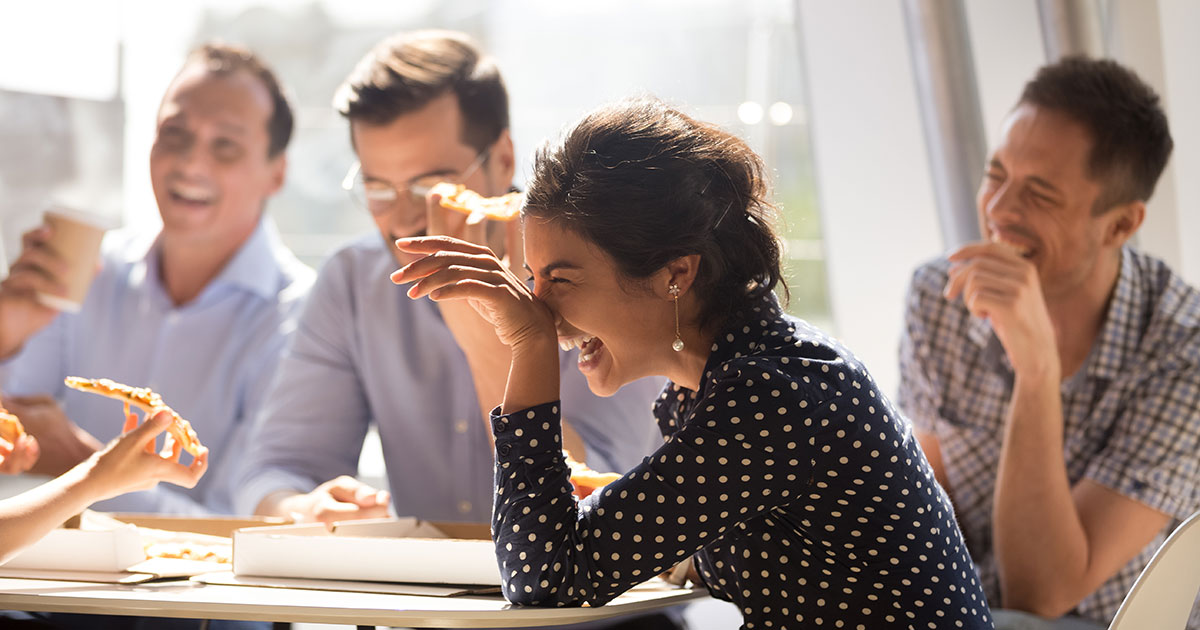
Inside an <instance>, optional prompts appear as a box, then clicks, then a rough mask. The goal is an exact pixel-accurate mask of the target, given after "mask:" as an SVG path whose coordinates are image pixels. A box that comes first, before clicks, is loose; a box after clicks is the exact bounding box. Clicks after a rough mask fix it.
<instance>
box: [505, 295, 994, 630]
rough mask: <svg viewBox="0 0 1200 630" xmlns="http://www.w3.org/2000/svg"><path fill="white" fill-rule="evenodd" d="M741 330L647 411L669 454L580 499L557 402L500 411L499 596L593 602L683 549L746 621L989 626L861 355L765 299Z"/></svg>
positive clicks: (930, 484)
mask: <svg viewBox="0 0 1200 630" xmlns="http://www.w3.org/2000/svg"><path fill="white" fill-rule="evenodd" d="M735 321H736V322H737V323H736V324H735V325H734V326H732V327H731V328H730V330H729V331H728V332H727V333H724V334H722V335H721V336H720V337H719V338H718V339H717V340H716V342H715V343H714V344H713V347H712V353H711V354H710V356H709V359H708V362H707V365H706V366H705V368H704V377H703V379H702V382H701V389H700V391H698V392H697V391H691V390H688V389H684V388H682V387H680V386H678V385H675V384H673V383H668V384H667V387H666V388H665V390H664V391H663V394H662V396H661V397H660V398H659V400H658V401H657V402H656V403H655V407H654V413H655V417H656V419H657V420H658V423H659V426H660V428H661V429H662V432H663V435H664V437H665V441H664V443H663V445H662V447H661V448H659V449H658V450H657V451H655V452H654V453H653V454H652V455H650V456H649V457H647V458H645V459H644V460H643V461H642V463H641V464H640V465H639V466H637V467H636V468H634V469H633V470H631V471H629V472H628V473H626V474H625V475H624V476H623V478H621V479H620V480H618V481H616V482H613V483H612V484H609V485H608V486H606V487H605V488H604V489H603V490H601V491H599V492H596V493H594V494H592V495H591V496H590V497H588V498H587V499H586V500H584V501H580V502H576V501H575V499H574V498H573V497H572V495H571V484H570V482H569V481H568V477H569V472H568V469H567V466H566V464H565V463H564V460H563V456H562V451H561V448H560V439H559V434H560V416H559V412H560V410H559V408H558V404H557V403H548V404H544V405H539V406H537V407H533V408H531V409H525V410H521V411H517V412H515V413H511V414H507V415H499V414H498V413H496V412H494V413H493V416H492V426H493V430H494V432H495V436H496V457H497V460H496V462H497V463H496V494H497V496H496V500H495V509H494V515H493V520H492V533H493V538H494V540H495V541H496V553H497V558H498V560H499V563H500V571H501V574H502V577H503V579H504V582H505V585H504V590H505V595H506V596H507V597H508V599H509V600H510V601H513V602H515V603H520V604H530V605H538V606H578V605H582V604H584V603H588V604H589V605H593V606H595V605H600V604H603V603H605V602H608V601H609V600H611V599H612V598H614V597H616V596H617V595H619V594H621V593H623V592H624V591H626V590H627V589H629V588H631V587H633V586H634V585H636V584H638V583H641V582H644V581H646V580H648V579H650V578H652V577H654V576H656V575H658V574H660V573H662V572H664V571H667V570H669V569H671V567H673V566H674V565H675V564H677V563H679V562H680V561H682V560H685V559H686V558H687V557H688V556H692V555H693V554H694V555H695V562H696V567H697V569H698V571H699V574H700V576H701V578H702V580H703V582H704V584H705V586H706V587H707V588H708V590H709V591H710V592H711V593H712V594H713V595H714V596H715V597H718V598H721V599H726V600H729V601H731V602H733V603H735V604H736V605H737V606H738V607H739V608H740V609H741V611H742V614H743V616H744V618H745V625H744V626H743V627H744V628H795V627H801V626H802V627H814V628H816V627H824V628H885V627H886V628H917V629H925V628H934V629H936V628H991V627H992V622H991V615H990V612H989V610H988V606H987V602H986V601H985V599H984V596H983V592H982V591H981V590H980V586H979V579H978V577H977V576H976V573H975V568H974V566H973V565H972V564H971V559H970V557H969V556H968V554H967V551H966V547H965V545H964V544H963V541H962V535H961V534H960V532H959V530H958V526H957V525H956V523H955V521H954V516H953V514H952V513H951V509H950V503H949V501H948V500H947V498H946V495H945V493H944V492H942V489H941V487H940V486H938V485H937V483H936V482H935V481H934V479H933V472H932V470H931V469H930V467H929V464H928V463H926V461H925V458H924V456H923V455H922V454H921V451H920V449H919V447H918V446H917V441H916V439H915V438H914V437H913V436H912V433H911V430H910V427H909V424H908V422H907V421H906V420H904V419H903V418H901V417H899V416H898V415H897V413H896V411H895V410H894V409H893V408H892V405H891V403H890V402H888V401H887V399H886V398H885V397H884V396H883V395H882V394H881V393H879V392H878V390H877V389H876V387H875V384H874V383H873V382H872V380H871V378H870V376H869V375H868V374H867V372H866V370H865V369H864V368H863V366H862V365H861V364H860V363H859V362H858V360H857V359H855V358H854V356H853V355H851V354H850V353H849V352H848V351H847V350H845V349H844V348H842V347H841V346H840V345H839V344H838V343H837V342H836V341H833V340H832V339H830V338H829V337H827V336H825V335H824V334H823V333H821V332H820V331H818V330H816V329H814V328H812V327H811V326H809V325H808V324H806V323H804V322H802V321H799V320H795V319H792V318H789V317H788V316H786V315H784V314H783V313H782V312H781V311H780V310H779V307H778V304H777V303H776V301H775V299H774V297H773V296H768V297H766V298H764V299H762V301H761V302H758V303H757V305H756V306H754V307H753V308H752V309H750V310H749V311H748V312H746V313H744V314H739V316H738V317H737V318H735ZM568 411H569V410H568ZM568 415H569V414H568Z"/></svg>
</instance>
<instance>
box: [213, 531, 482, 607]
mask: <svg viewBox="0 0 1200 630" xmlns="http://www.w3.org/2000/svg"><path fill="white" fill-rule="evenodd" d="M233 575H234V576H235V577H236V578H239V579H243V580H245V581H246V582H257V585H261V586H270V585H272V584H271V583H270V580H266V581H264V580H261V579H255V580H251V579H249V578H288V579H291V578H305V579H309V580H342V581H356V582H390V583H411V584H423V585H434V584H436V585H466V586H463V587H462V588H451V589H449V591H450V592H447V593H444V594H460V593H465V592H481V589H480V588H478V587H488V589H489V590H494V589H495V588H496V587H499V586H500V570H499V568H498V567H497V565H496V550H495V546H494V545H493V544H492V541H491V538H490V532H489V531H488V527H487V526H486V525H480V524H464V523H433V522H429V521H423V520H420V519H416V518H411V517H408V518H398V519H371V520H362V521H346V522H340V523H335V524H333V526H332V527H326V526H325V525H323V524H320V523H316V524H303V525H284V526H279V527H256V528H252V529H242V530H238V531H237V532H235V533H234V535H233ZM281 584H282V582H281ZM378 588H380V587H378V586H372V587H363V588H361V589H355V588H349V587H345V590H377V589H378ZM402 590H403V591H404V592H408V590H405V589H402ZM418 590H422V589H418ZM421 594H435V593H425V592H422V593H421Z"/></svg>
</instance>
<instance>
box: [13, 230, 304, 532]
mask: <svg viewBox="0 0 1200 630" xmlns="http://www.w3.org/2000/svg"><path fill="white" fill-rule="evenodd" d="M159 247H160V243H159V241H158V240H157V239H155V238H154V235H149V236H145V235H137V234H133V233H130V232H126V231H121V232H115V233H113V234H110V235H109V237H107V238H106V239H105V242H104V248H103V261H104V265H103V268H102V270H101V271H100V273H99V275H98V276H97V277H96V279H95V281H94V282H93V283H92V286H91V289H90V291H89V292H88V296H87V300H86V301H85V302H84V304H83V308H82V310H81V312H79V313H78V314H62V315H59V316H58V317H57V318H55V320H54V322H53V323H52V324H51V325H50V326H48V327H47V328H46V329H45V330H42V331H41V332H39V333H38V334H37V335H35V336H34V337H33V338H32V339H30V340H29V342H28V343H26V345H25V347H24V348H23V349H22V350H21V352H20V353H19V354H18V355H17V356H16V357H14V358H13V359H11V360H9V361H7V362H5V363H4V364H3V365H0V383H2V386H3V389H4V391H5V392H6V393H7V394H9V395H33V394H50V395H52V396H54V397H55V398H57V399H58V400H59V401H60V403H61V404H62V406H63V409H64V410H65V411H66V414H67V416H68V417H69V418H71V419H72V420H73V421H75V422H76V423H77V424H78V425H79V426H80V427H82V428H83V429H85V430H87V431H88V432H89V433H91V434H92V435H94V436H96V437H97V438H98V439H100V440H101V441H107V440H110V439H112V438H114V437H116V436H117V435H118V434H119V433H120V431H121V426H122V416H121V403H120V402H119V401H116V400H112V399H110V398H105V397H103V396H97V395H95V394H86V393H83V392H78V391H75V390H71V389H68V388H67V387H66V386H65V385H63V378H64V377H66V376H82V377H86V378H111V379H113V380H115V381H119V382H122V383H125V384H128V385H132V386H135V387H150V388H151V389H153V390H154V391H155V392H158V393H159V394H161V395H162V397H163V400H164V401H165V402H166V403H167V404H168V405H170V406H171V407H172V408H173V409H175V410H176V411H177V412H179V414H180V415H182V416H183V417H184V418H186V419H187V420H188V421H189V422H191V424H192V427H193V428H194V429H195V430H196V433H197V435H198V436H199V438H200V441H201V442H203V443H204V445H205V446H207V447H208V448H209V451H210V456H209V467H208V472H207V473H206V474H205V476H204V477H203V478H202V479H201V480H200V482H199V483H198V484H196V487H195V488H192V489H189V490H185V489H183V488H180V487H178V486H173V485H169V484H159V486H158V487H156V488H155V489H153V490H149V491H145V492H135V493H130V494H126V495H123V496H120V497H116V498H114V499H109V500H107V501H102V502H100V503H98V504H96V506H95V508H96V509H101V510H109V511H125V512H158V513H166V514H191V515H200V514H205V513H221V514H228V513H232V510H233V503H232V498H231V495H232V486H231V484H232V483H233V474H232V473H233V468H234V466H232V464H233V462H237V461H240V460H241V459H243V458H244V457H245V456H246V443H245V430H246V428H247V427H248V426H249V424H250V423H249V422H248V421H247V418H249V417H251V415H252V414H253V413H254V412H255V410H257V408H258V407H259V405H261V403H262V394H263V392H264V391H265V389H266V386H267V384H268V382H269V381H270V378H271V375H272V373H273V372H274V369H275V367H276V365H277V364H278V360H279V356H280V354H281V353H282V351H283V347H284V343H285V338H286V337H287V335H288V334H289V333H290V331H291V330H292V329H293V328H294V327H295V317H296V315H297V314H298V312H299V306H300V304H301V302H302V299H303V297H304V296H305V294H306V293H307V291H308V289H309V288H310V287H311V286H312V282H313V279H314V273H313V271H312V270H311V269H309V268H308V267H307V266H305V265H304V264H303V263H301V262H300V261H299V260H297V259H296V258H295V256H293V255H292V253H291V252H290V251H289V250H288V249H287V248H286V247H285V246H284V245H283V243H282V242H281V241H280V240H279V236H278V234H277V233H276V230H275V227H274V224H273V223H272V222H271V221H270V220H269V219H266V218H264V219H263V221H262V222H261V223H260V224H259V226H258V228H257V229H256V230H255V231H254V233H253V234H252V235H251V236H250V238H249V239H248V240H247V241H246V242H245V243H244V244H243V245H242V247H241V249H239V250H238V251H237V253H236V254H235V255H234V257H233V258H232V259H231V260H230V261H229V263H228V264H227V265H226V266H225V268H224V269H223V270H222V271H221V272H220V274H218V276H217V277H216V278H214V279H213V280H212V282H210V283H209V284H208V286H207V287H205V288H204V290H203V291H202V292H201V293H200V295H198V296H197V297H196V298H195V299H194V300H192V301H191V302H189V303H187V304H185V305H183V306H179V307H176V306H175V305H174V304H172V302H171V299H170V298H169V297H168V295H167V293H166V289H165V288H164V287H163V285H162V280H161V278H160V276H159V264H158V261H159V258H160V253H159ZM186 457H187V456H186V455H185V458H186ZM185 461H186V459H185Z"/></svg>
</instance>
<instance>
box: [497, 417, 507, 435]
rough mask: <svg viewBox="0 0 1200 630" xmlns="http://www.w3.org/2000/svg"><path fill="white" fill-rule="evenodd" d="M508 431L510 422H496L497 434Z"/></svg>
mask: <svg viewBox="0 0 1200 630" xmlns="http://www.w3.org/2000/svg"><path fill="white" fill-rule="evenodd" d="M507 430H508V420H497V421H496V432H497V433H503V432H505V431H507Z"/></svg>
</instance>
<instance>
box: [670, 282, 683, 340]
mask: <svg viewBox="0 0 1200 630" xmlns="http://www.w3.org/2000/svg"><path fill="white" fill-rule="evenodd" d="M667 293H670V294H671V296H672V297H674V298H675V341H672V342H671V349H672V350H674V351H675V352H682V351H683V338H682V337H680V336H679V285H677V284H675V283H674V282H672V283H671V285H670V286H668V287H667Z"/></svg>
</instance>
